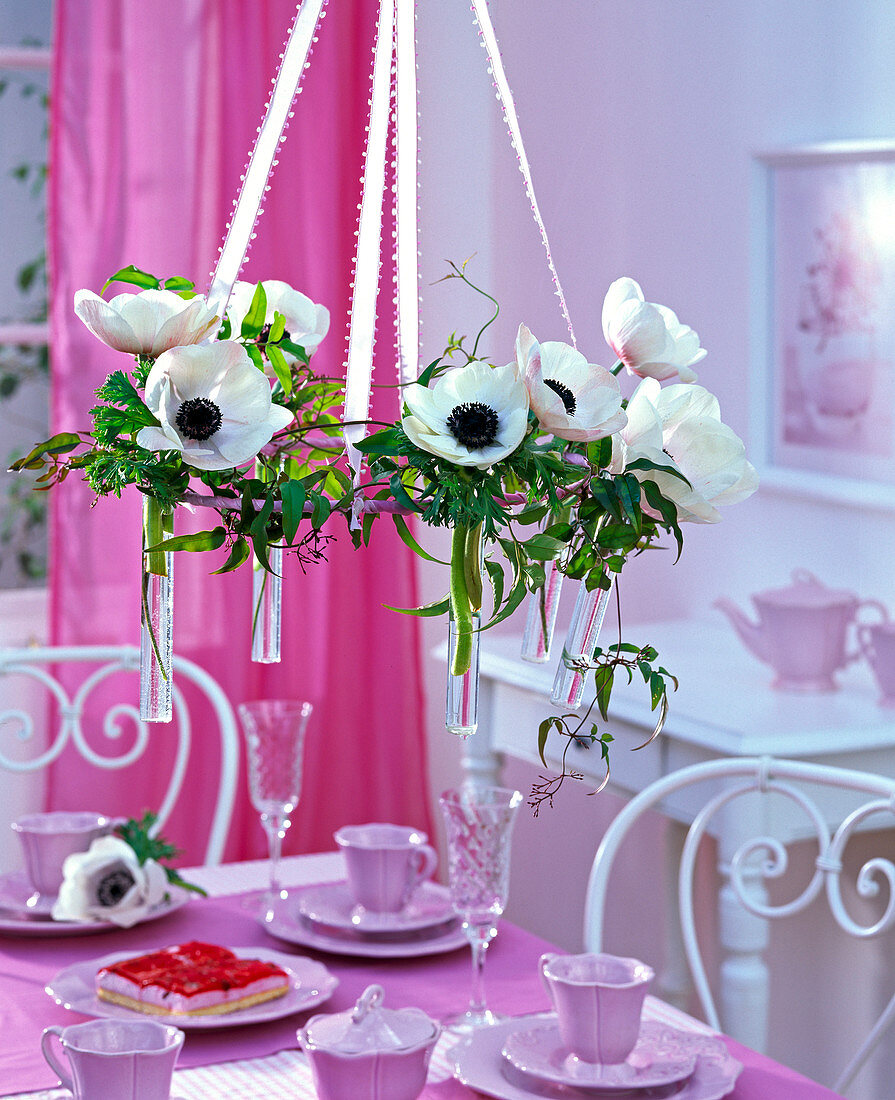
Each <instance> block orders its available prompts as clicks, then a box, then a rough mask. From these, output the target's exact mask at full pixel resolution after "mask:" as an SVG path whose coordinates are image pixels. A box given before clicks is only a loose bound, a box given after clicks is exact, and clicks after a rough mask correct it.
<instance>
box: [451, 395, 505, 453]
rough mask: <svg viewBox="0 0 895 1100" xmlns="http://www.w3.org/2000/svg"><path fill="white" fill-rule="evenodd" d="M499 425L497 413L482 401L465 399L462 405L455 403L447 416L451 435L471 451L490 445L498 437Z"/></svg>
mask: <svg viewBox="0 0 895 1100" xmlns="http://www.w3.org/2000/svg"><path fill="white" fill-rule="evenodd" d="M499 425H500V421H499V420H498V417H497V413H496V412H495V411H494V409H492V408H491V406H490V405H483V404H482V402H481V401H464V402H463V404H462V405H455V406H454V407H453V409H451V415H450V416H449V417H448V418H447V426H448V428H449V429H450V431H451V435H453V437H454V439H456V440H457V442H458V443H462V444H463V446H464V447H468V448H469V449H470V450H471V451H473V450H480V449H481V448H482V447H490V445H491V444H492V443H493V442H494V440H495V439H497V429H498V427H499Z"/></svg>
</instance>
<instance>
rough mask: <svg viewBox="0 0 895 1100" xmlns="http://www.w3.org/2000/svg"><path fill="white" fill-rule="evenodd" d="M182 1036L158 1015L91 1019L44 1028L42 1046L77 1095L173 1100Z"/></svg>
mask: <svg viewBox="0 0 895 1100" xmlns="http://www.w3.org/2000/svg"><path fill="white" fill-rule="evenodd" d="M183 1038H184V1033H183V1032H182V1031H181V1030H180V1029H179V1028H176V1027H171V1026H170V1025H169V1024H160V1023H156V1022H155V1021H154V1020H133V1021H131V1020H90V1021H89V1022H88V1023H86V1024H73V1025H72V1026H71V1027H56V1026H54V1027H48V1028H45V1029H44V1032H43V1035H42V1036H41V1039H40V1048H41V1051H42V1052H43V1056H44V1058H45V1059H46V1060H47V1062H48V1063H49V1065H50V1067H51V1068H52V1069H53V1070H54V1071H55V1072H56V1073H58V1074H59V1079H60V1081H61V1082H62V1084H63V1085H64V1087H65V1088H67V1089H68V1090H69V1091H70V1092H71V1093H72V1094H73V1096H74V1100H168V1098H169V1097H170V1095H171V1078H172V1075H173V1073H174V1066H175V1065H176V1063H177V1057H178V1055H179V1054H180V1050H181V1047H182V1046H183ZM54 1039H55V1040H57V1041H58V1042H59V1044H60V1045H61V1047H62V1053H63V1054H64V1055H65V1059H66V1061H67V1062H68V1067H70V1069H71V1073H68V1072H67V1067H66V1066H65V1065H63V1063H62V1062H61V1061H60V1060H59V1058H58V1057H57V1054H56V1051H55V1050H54V1048H53V1040H54Z"/></svg>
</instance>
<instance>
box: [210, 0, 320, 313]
mask: <svg viewBox="0 0 895 1100" xmlns="http://www.w3.org/2000/svg"><path fill="white" fill-rule="evenodd" d="M325 3H326V0H304V3H303V4H302V5H301V9H300V10H299V11H298V13H297V14H296V16H295V20H294V22H293V24H292V29H291V30H290V32H289V38H288V40H287V42H286V48H285V50H284V52H283V60H282V64H281V65H280V71H279V72H278V73H277V76H276V80H275V81H274V87H273V91H272V92H271V96H270V100H269V101H268V104H267V110H266V112H265V115H264V121H263V122H262V123H261V125H260V127H259V128H258V136H257V138H256V139H255V146H254V148H253V149H252V153H251V156H250V157H249V163H248V165H247V166H246V174H245V176H243V179H242V186H241V187H240V190H239V196H238V198H237V199H236V202H235V203H234V208H233V214H232V216H231V218H230V222H229V224H228V226H227V234H226V236H225V238H224V244H223V246H222V247H221V250H220V255H219V256H218V262H217V265H216V266H215V269H214V271H213V272H212V276H211V284H210V286H209V288H208V294H207V299H208V304H209V306H210V307H211V308H212V309H213V310H215V311H216V313H217V314H218V316H219V317H223V315H224V310H225V309H226V308H227V302H228V301H229V299H230V293H231V291H232V290H233V284H234V283H235V282H236V280H237V278H238V277H239V271H240V268H241V267H242V265H243V263H245V258H246V255H247V253H248V251H249V247H250V246H251V242H252V239H253V237H254V228H255V223H256V222H257V220H258V217H259V215H260V213H261V203H262V202H263V200H264V193H265V191H267V189H268V188H267V181H268V179H269V178H270V175H271V173H272V171H273V167H274V165H275V164H276V163H277V162H276V154H277V147H278V146H279V144H280V142H282V141H285V136H284V133H285V130H286V126H287V124H288V122H289V114H290V110H291V107H292V101H293V99H295V96H296V93H297V92H298V86H299V84H300V83H301V78H302V74H303V73H304V71H305V68H306V66H307V62H308V55H309V54H310V52H311V46H312V44H313V42H314V34H315V31H316V29H317V24H318V22H319V21H320V15H321V11H322V9H323V5H324V4H325Z"/></svg>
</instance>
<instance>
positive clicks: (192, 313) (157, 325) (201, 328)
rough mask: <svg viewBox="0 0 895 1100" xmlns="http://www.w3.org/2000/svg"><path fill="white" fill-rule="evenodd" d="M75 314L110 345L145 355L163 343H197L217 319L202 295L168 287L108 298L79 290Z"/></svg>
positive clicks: (166, 345)
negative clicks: (193, 295)
mask: <svg viewBox="0 0 895 1100" xmlns="http://www.w3.org/2000/svg"><path fill="white" fill-rule="evenodd" d="M75 313H76V314H77V315H78V317H80V319H81V320H82V321H83V322H84V324H85V325H86V326H87V328H89V329H90V331H91V332H92V333H93V335H94V336H95V337H96V338H97V339H98V340H102V342H103V343H104V344H108V345H109V347H110V348H115V350H116V351H124V352H127V353H128V354H130V355H145V356H148V357H149V358H151V359H154V358H155V357H156V356H158V355H161V354H162V352H163V351H168V350H169V348H179V347H185V346H187V345H189V344H198V343H199V341H200V340H204V339H205V337H206V336H207V335H208V333H209V332H210V331H211V330H212V329H214V328H217V326H218V324H219V323H220V318H219V317H218V316H217V314H216V313H215V312H214V311H213V310H211V309H209V308H208V304H207V303H206V301H205V299H204V298H190V299H186V298H181V297H180V295H179V294H175V293H174V291H173V290H141V291H140V293H139V294H116V295H115V297H114V298H112V299H111V300H110V301H108V302H107V301H106V300H105V298H101V297H100V296H99V295H98V294H94V293H93V291H92V290H79V291H77V292H76V294H75Z"/></svg>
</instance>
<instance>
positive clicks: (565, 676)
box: [550, 582, 613, 710]
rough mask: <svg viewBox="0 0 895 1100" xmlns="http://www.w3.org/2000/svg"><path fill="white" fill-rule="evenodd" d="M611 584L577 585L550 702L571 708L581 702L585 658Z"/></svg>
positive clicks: (592, 646)
mask: <svg viewBox="0 0 895 1100" xmlns="http://www.w3.org/2000/svg"><path fill="white" fill-rule="evenodd" d="M612 588H613V586H612V585H610V587H609V588H594V589H593V590H592V591H590V592H589V591H588V590H587V586H586V585H585V584H584V583H583V582H582V583H581V584H580V585H579V587H578V597H577V599H576V600H575V608H574V610H573V612H572V620H571V622H570V623H569V630H568V633H567V634H566V641H565V645H564V646H563V651H562V657H561V658H560V662H559V667H558V668H557V670H556V677H555V679H554V681H553V691H552V692H551V694H550V702H551V703H554V704H555V705H556V706H562V707H571V708H572V709H573V710H577V709H578V708H579V707H580V706H581V700H582V698H583V697H584V686H585V684H586V682H587V677H588V675H589V674H590V669H589V668H588V667H587V662H589V661H592V660H593V656H594V650H595V649H596V648H597V641H598V639H599V637H600V628H601V627H602V626H603V619H604V618H605V616H606V608H607V607H608V606H609V600H610V599H611V598H612ZM576 666H577V667H576Z"/></svg>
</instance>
